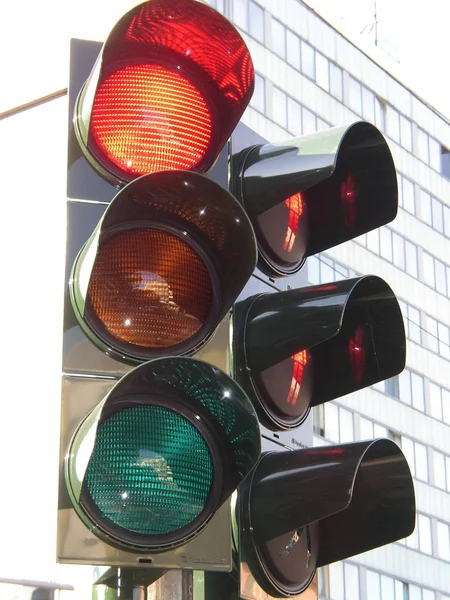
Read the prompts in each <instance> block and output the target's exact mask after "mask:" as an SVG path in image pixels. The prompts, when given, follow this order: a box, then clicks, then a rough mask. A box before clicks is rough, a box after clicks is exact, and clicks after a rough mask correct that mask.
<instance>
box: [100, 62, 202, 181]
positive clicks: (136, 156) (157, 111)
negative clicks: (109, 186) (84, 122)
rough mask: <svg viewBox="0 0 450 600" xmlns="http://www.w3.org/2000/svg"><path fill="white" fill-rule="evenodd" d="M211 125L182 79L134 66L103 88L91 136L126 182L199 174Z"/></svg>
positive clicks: (199, 97) (198, 97)
mask: <svg viewBox="0 0 450 600" xmlns="http://www.w3.org/2000/svg"><path fill="white" fill-rule="evenodd" d="M211 122H212V121H211V115H210V112H209V109H208V106H207V105H206V102H205V100H204V98H203V96H202V95H201V94H200V92H199V91H198V90H197V89H196V88H195V87H194V86H193V85H192V83H190V82H189V81H188V80H187V79H185V78H184V77H183V76H182V75H181V74H179V73H174V72H173V71H170V70H169V69H166V68H164V67H161V66H159V65H135V66H127V67H124V68H122V69H120V70H118V71H116V72H115V73H113V74H112V75H110V76H109V77H107V78H106V79H105V80H104V81H103V82H102V83H101V84H100V85H99V87H98V89H97V93H96V95H95V100H94V104H93V107H92V115H91V130H90V135H91V136H92V138H93V140H94V143H95V144H96V146H97V149H98V150H99V151H100V152H101V153H102V154H104V155H106V157H107V159H109V161H111V163H113V165H115V166H116V167H117V168H118V169H119V171H120V172H122V176H124V178H125V179H132V178H134V177H136V176H139V175H143V174H146V173H153V172H154V171H165V170H171V169H183V170H185V169H193V170H194V168H195V166H196V165H197V164H198V163H199V162H200V161H201V160H202V159H203V157H204V156H205V153H206V152H207V150H208V146H209V144H210V141H211ZM93 150H95V148H93Z"/></svg>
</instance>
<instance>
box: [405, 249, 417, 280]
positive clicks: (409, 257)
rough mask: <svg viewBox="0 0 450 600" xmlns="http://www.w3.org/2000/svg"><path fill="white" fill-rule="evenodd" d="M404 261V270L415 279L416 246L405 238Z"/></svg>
mask: <svg viewBox="0 0 450 600" xmlns="http://www.w3.org/2000/svg"><path fill="white" fill-rule="evenodd" d="M405 262H406V272H407V273H409V274H410V275H412V276H413V277H415V278H416V279H417V277H418V275H419V270H418V267H417V246H416V245H415V244H412V243H411V242H408V240H405Z"/></svg>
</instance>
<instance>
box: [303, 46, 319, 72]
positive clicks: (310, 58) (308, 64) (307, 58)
mask: <svg viewBox="0 0 450 600" xmlns="http://www.w3.org/2000/svg"><path fill="white" fill-rule="evenodd" d="M301 57H302V71H303V73H304V74H305V75H307V76H308V77H310V78H311V79H315V74H316V69H315V65H314V49H313V47H312V46H310V45H309V44H307V43H306V42H304V41H303V40H301Z"/></svg>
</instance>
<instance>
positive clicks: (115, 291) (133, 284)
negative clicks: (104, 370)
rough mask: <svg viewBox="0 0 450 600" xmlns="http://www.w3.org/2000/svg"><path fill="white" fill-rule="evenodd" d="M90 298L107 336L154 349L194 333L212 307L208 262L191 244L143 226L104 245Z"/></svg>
mask: <svg viewBox="0 0 450 600" xmlns="http://www.w3.org/2000/svg"><path fill="white" fill-rule="evenodd" d="M88 301H89V304H90V307H91V309H92V311H93V315H92V314H91V315H89V317H90V321H91V324H92V325H95V321H94V320H97V321H98V323H97V327H96V329H97V331H99V330H100V333H101V334H102V335H101V337H102V338H105V336H109V337H111V338H112V339H113V341H114V346H115V347H120V344H122V347H127V346H128V345H131V346H135V347H138V349H140V350H152V349H158V348H170V347H172V346H175V345H177V344H181V343H183V342H186V341H188V340H190V338H192V337H193V336H195V335H196V334H197V333H198V332H199V330H200V329H201V328H202V326H203V325H204V324H205V322H206V321H207V319H208V316H209V314H210V312H211V307H212V301H213V290H212V284H211V279H210V276H209V272H208V270H207V267H206V265H205V263H204V262H203V260H202V259H201V258H200V257H199V255H198V254H197V253H196V252H195V251H194V250H193V249H192V248H191V247H190V246H189V245H188V244H186V243H185V242H184V241H183V240H180V239H179V238H178V237H176V236H174V235H173V234H171V233H167V232H165V231H161V230H157V229H150V228H140V229H134V230H129V231H125V232H123V233H120V234H118V235H116V236H114V237H112V238H111V239H110V240H108V241H107V242H105V243H104V244H103V245H102V246H101V249H100V250H99V252H98V255H97V259H96V261H95V265H94V269H93V271H92V275H91V279H90V282H89V289H88ZM117 342H119V344H117ZM124 345H125V346H124Z"/></svg>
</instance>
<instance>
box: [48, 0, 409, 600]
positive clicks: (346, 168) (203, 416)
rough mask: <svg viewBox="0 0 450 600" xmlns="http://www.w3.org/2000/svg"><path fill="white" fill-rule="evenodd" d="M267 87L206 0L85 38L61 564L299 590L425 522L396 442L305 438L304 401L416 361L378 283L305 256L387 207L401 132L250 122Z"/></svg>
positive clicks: (73, 136) (69, 291)
mask: <svg viewBox="0 0 450 600" xmlns="http://www.w3.org/2000/svg"><path fill="white" fill-rule="evenodd" d="M253 85H254V71H253V65H252V61H251V57H250V54H249V52H248V49H247V47H246V46H245V43H244V41H243V40H242V38H241V36H240V35H239V33H238V32H237V31H236V30H235V29H234V27H233V26H232V25H231V24H230V23H229V22H228V21H227V20H226V19H225V18H224V17H223V16H222V15H220V14H219V13H217V12H216V11H214V10H213V9H212V8H210V7H209V6H206V5H204V4H202V3H201V2H198V1H197V0H150V1H148V2H145V3H143V4H141V5H138V6H136V7H134V8H133V9H132V10H130V11H129V12H128V13H127V14H126V15H124V17H122V19H120V21H119V22H118V23H117V24H116V25H115V27H114V28H113V30H112V32H111V34H110V35H109V36H108V39H107V41H106V42H105V44H104V45H103V46H102V45H100V44H97V43H93V42H81V41H77V40H73V41H72V48H71V84H70V88H69V109H70V127H69V170H68V197H69V200H68V203H67V208H68V238H67V269H66V295H65V324H64V343H63V387H62V403H61V419H62V426H61V473H60V494H59V511H58V560H60V561H61V562H71V563H84V564H95V565H103V566H120V567H125V568H135V569H137V568H140V569H141V568H145V569H163V570H164V569H177V568H178V569H198V570H204V571H208V572H213V571H216V572H229V571H231V570H233V571H234V572H239V574H240V577H239V594H240V597H242V598H255V599H256V598H262V597H264V598H269V597H294V596H297V595H298V594H301V593H302V592H303V591H304V590H306V589H308V586H310V584H311V582H312V581H313V578H314V574H315V571H316V568H317V567H320V566H323V565H326V564H328V563H331V562H334V561H337V560H342V559H344V558H347V557H349V556H352V555H355V554H358V553H360V552H364V551H366V550H369V549H371V548H375V547H377V546H381V545H383V544H386V543H389V542H392V541H395V540H396V539H400V538H402V537H406V536H407V535H409V534H410V533H411V532H412V530H413V529H414V522H415V502H414V491H413V486H412V479H411V475H410V472H409V469H408V465H407V463H406V460H405V458H404V456H403V454H402V452H401V450H400V449H399V448H398V446H397V445H396V444H394V443H393V442H391V441H390V440H369V441H364V442H357V443H352V444H341V445H332V446H323V447H315V448H313V447H311V446H312V426H311V414H310V411H311V407H314V406H317V405H319V404H322V403H324V402H327V401H329V400H332V399H334V398H337V397H340V396H343V395H345V394H348V393H351V392H354V391H356V390H358V389H361V388H364V387H366V386H369V385H372V384H373V383H375V382H377V381H381V380H383V379H387V378H389V377H392V376H394V375H396V374H398V373H399V372H401V371H402V369H403V368H404V364H405V334H404V328H403V321H402V316H401V312H400V309H399V306H398V302H397V300H396V298H395V295H394V293H393V291H392V290H391V289H390V287H389V286H388V285H387V284H386V283H385V282H384V281H383V280H382V279H380V278H379V277H377V276H375V275H368V276H363V277H359V278H355V279H350V280H345V281H338V282H329V283H326V284H321V285H317V286H309V287H308V286H307V285H306V283H307V282H306V277H305V275H304V271H302V270H301V268H302V266H303V265H304V263H305V260H306V259H307V257H308V256H311V255H314V254H316V253H317V252H321V251H323V250H325V249H327V248H330V247H332V246H335V245H337V244H339V243H342V242H345V241H348V240H350V239H353V238H354V237H357V236H359V235H361V234H362V233H364V232H366V231H370V230H371V229H374V228H376V227H379V226H381V225H383V224H384V223H387V222H388V221H390V220H392V219H393V218H394V217H395V215H396V212H397V182H396V175H395V167H394V164H393V161H392V157H391V154H390V151H389V148H388V146H387V144H386V142H385V140H384V138H383V136H382V135H381V133H380V132H379V131H378V130H377V129H376V128H375V127H374V126H373V125H371V124H369V123H365V122H357V123H353V124H351V125H348V126H345V127H335V128H332V129H330V130H327V131H324V132H320V133H317V134H313V135H309V136H304V137H302V138H298V139H294V140H289V141H286V142H284V143H278V144H269V143H267V142H266V140H262V139H261V138H260V137H259V136H257V135H256V134H255V133H254V132H251V131H250V130H248V128H246V127H245V126H243V125H241V124H240V123H239V119H240V117H241V116H242V113H243V112H244V110H245V108H246V106H247V104H248V102H249V100H250V98H251V94H252V92H253ZM230 138H231V141H229V140H230ZM231 533H232V535H231Z"/></svg>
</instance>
